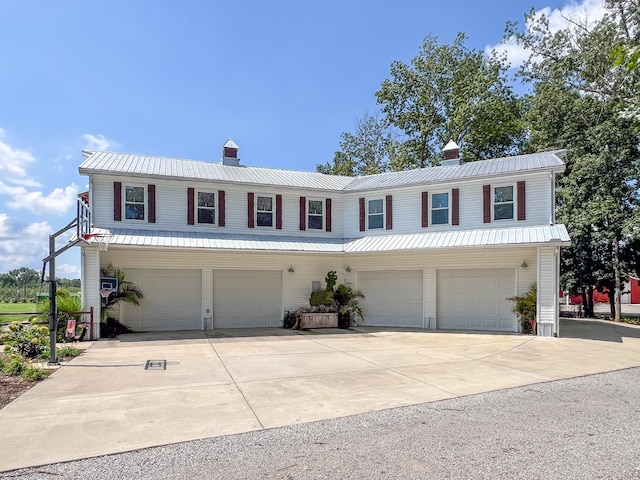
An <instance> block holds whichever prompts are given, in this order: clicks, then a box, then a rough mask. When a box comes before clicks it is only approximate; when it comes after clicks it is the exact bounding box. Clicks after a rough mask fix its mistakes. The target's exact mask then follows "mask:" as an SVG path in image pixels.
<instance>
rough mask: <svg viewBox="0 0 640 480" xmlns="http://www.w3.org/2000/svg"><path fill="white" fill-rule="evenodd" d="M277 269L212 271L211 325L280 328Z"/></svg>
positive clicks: (280, 308)
mask: <svg viewBox="0 0 640 480" xmlns="http://www.w3.org/2000/svg"><path fill="white" fill-rule="evenodd" d="M281 323H282V272H281V271H280V270H214V271H213V326H214V328H250V327H279V326H280V325H281Z"/></svg>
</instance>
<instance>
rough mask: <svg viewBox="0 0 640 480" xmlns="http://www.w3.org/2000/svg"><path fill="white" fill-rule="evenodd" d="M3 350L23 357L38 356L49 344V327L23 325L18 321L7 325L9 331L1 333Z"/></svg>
mask: <svg viewBox="0 0 640 480" xmlns="http://www.w3.org/2000/svg"><path fill="white" fill-rule="evenodd" d="M2 343H4V345H5V347H4V349H5V352H12V353H15V354H17V355H22V356H24V357H29V358H35V357H37V356H39V355H40V354H41V353H42V352H43V351H44V350H45V349H46V348H47V345H48V344H49V329H48V328H47V327H45V326H42V325H38V326H31V327H25V326H24V325H22V324H21V323H19V322H14V323H12V324H10V325H9V333H5V334H3V335H2Z"/></svg>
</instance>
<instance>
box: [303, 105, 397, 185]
mask: <svg viewBox="0 0 640 480" xmlns="http://www.w3.org/2000/svg"><path fill="white" fill-rule="evenodd" d="M393 144H394V142H393V140H392V137H391V133H390V132H389V129H388V128H387V127H386V126H385V124H384V123H383V122H382V121H381V120H379V119H378V118H377V117H375V116H372V115H365V116H364V117H362V118H360V119H358V120H357V121H356V129H355V132H354V133H349V132H343V133H342V134H341V135H340V150H339V151H337V152H336V153H335V155H334V157H333V162H332V163H325V164H320V165H316V170H317V171H318V172H321V173H328V174H333V175H346V176H350V177H354V176H358V175H374V174H376V173H382V172H385V171H387V170H388V168H389V157H390V155H391V154H392V151H393Z"/></svg>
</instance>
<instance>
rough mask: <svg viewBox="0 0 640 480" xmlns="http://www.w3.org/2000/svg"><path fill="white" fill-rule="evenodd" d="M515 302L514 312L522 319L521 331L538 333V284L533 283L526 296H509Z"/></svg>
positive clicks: (528, 333)
mask: <svg viewBox="0 0 640 480" xmlns="http://www.w3.org/2000/svg"><path fill="white" fill-rule="evenodd" d="M507 300H510V301H512V302H513V309H512V310H513V313H516V314H517V315H518V318H519V319H520V331H521V332H522V333H524V334H526V335H535V334H536V306H537V300H538V294H537V286H536V284H535V283H533V284H531V286H530V287H529V290H527V293H525V294H524V296H522V297H520V296H517V295H516V296H515V297H509V298H507Z"/></svg>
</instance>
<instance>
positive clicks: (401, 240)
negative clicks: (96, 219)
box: [88, 225, 571, 253]
mask: <svg viewBox="0 0 640 480" xmlns="http://www.w3.org/2000/svg"><path fill="white" fill-rule="evenodd" d="M103 232H104V231H103ZM111 234H112V235H113V236H112V238H111V239H110V241H109V244H110V245H118V246H135V247H173V248H204V249H216V250H217V249H222V250H268V251H287V252H292V251H298V252H327V253H342V252H344V253H369V252H393V251H404V250H431V249H437V248H459V247H488V246H509V245H523V246H524V245H529V246H533V245H554V246H556V245H558V246H559V245H562V246H568V245H570V244H571V241H570V238H569V234H568V232H567V229H566V228H565V226H564V225H543V226H533V227H511V228H492V229H484V230H462V231H445V232H426V233H413V234H405V235H372V236H367V237H362V238H356V239H342V238H333V239H331V238H320V237H293V236H274V235H246V234H245V235H232V234H220V233H200V232H168V231H158V230H129V229H113V230H111ZM93 241H94V240H93V239H90V240H89V241H88V243H92V242H93Z"/></svg>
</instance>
